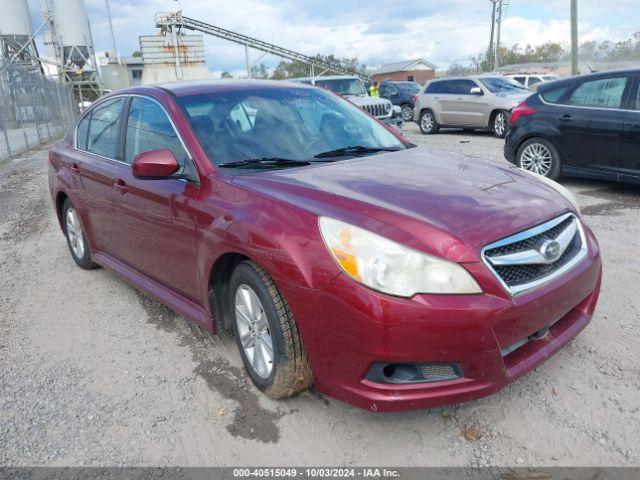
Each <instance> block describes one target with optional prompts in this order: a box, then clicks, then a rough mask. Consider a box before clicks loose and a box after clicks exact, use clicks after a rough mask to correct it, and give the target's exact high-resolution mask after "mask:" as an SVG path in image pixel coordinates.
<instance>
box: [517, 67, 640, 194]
mask: <svg viewBox="0 0 640 480" xmlns="http://www.w3.org/2000/svg"><path fill="white" fill-rule="evenodd" d="M639 86H640V70H624V71H616V72H602V73H595V74H590V75H581V76H579V77H573V78H569V79H566V80H561V81H558V82H553V83H548V84H542V85H540V87H539V88H538V91H537V93H535V94H533V95H531V96H530V97H529V98H527V99H526V100H525V101H524V102H523V103H522V104H520V105H519V106H518V107H517V108H516V109H514V110H513V112H512V114H511V128H510V131H509V134H508V135H507V138H506V141H505V145H504V155H505V157H506V159H507V160H508V161H509V162H511V163H515V164H516V165H518V166H519V167H521V168H523V169H525V170H530V171H533V172H535V173H538V174H540V175H544V176H546V177H549V178H552V179H558V178H559V177H560V176H561V175H569V176H578V177H587V178H598V179H602V180H614V181H620V182H631V183H640V88H639Z"/></svg>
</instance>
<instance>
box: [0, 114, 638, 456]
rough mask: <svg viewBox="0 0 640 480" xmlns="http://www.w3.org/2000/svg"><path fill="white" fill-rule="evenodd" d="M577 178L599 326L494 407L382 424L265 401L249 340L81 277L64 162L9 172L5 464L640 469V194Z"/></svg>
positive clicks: (485, 403) (448, 139)
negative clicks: (592, 242)
mask: <svg viewBox="0 0 640 480" xmlns="http://www.w3.org/2000/svg"><path fill="white" fill-rule="evenodd" d="M405 130H406V133H407V136H408V137H410V138H411V139H412V140H413V141H415V142H416V143H420V144H429V145H432V146H434V147H436V148H441V149H445V150H450V151H456V152H461V153H464V154H470V155H475V156H483V157H487V158H491V159H493V160H495V161H499V162H503V161H504V160H503V159H502V154H501V148H502V142H501V141H500V140H497V139H495V138H493V137H492V136H491V135H488V134H486V133H471V134H466V133H465V134H462V133H460V132H444V133H442V134H439V135H435V136H428V137H427V136H422V135H420V134H419V133H418V131H417V128H416V127H415V125H407V126H406V127H405ZM565 183H566V185H567V186H568V187H569V188H570V189H571V190H572V191H573V192H574V193H576V195H577V198H578V200H579V201H580V203H581V204H582V206H583V212H584V215H585V217H584V218H585V220H586V221H587V222H588V223H589V225H591V226H592V228H593V229H594V231H595V232H596V235H597V236H598V238H599V240H600V243H601V247H602V254H603V259H604V269H605V276H604V282H603V287H602V295H601V300H600V303H599V306H598V309H597V312H596V314H595V317H594V320H593V322H592V324H591V325H590V326H589V327H588V328H587V329H586V330H585V331H584V332H583V333H582V334H581V335H579V336H578V337H577V338H576V339H575V340H574V341H573V342H572V343H571V344H569V345H568V346H567V347H566V348H565V349H563V350H562V351H561V352H559V353H558V354H557V355H556V356H554V357H553V358H551V359H550V360H549V361H547V362H546V363H545V364H543V365H542V366H540V367H539V368H537V369H536V370H535V371H533V372H531V373H530V374H528V375H526V376H525V377H524V378H521V379H519V380H518V381H516V382H515V383H513V384H512V385H510V386H508V387H507V388H505V389H504V390H503V391H501V392H500V393H498V394H496V395H493V396H491V397H489V398H486V399H483V400H480V401H475V402H470V403H466V404H462V405H455V406H450V407H446V408H440V409H432V410H423V411H414V412H407V413H394V414H374V413H371V412H367V411H363V410H359V409H356V408H353V407H350V406H348V405H345V404H343V403H340V402H338V401H334V400H332V399H328V398H324V397H322V396H320V395H318V394H316V393H314V392H308V393H305V394H302V395H300V396H299V397H297V398H294V399H291V400H288V401H280V402H276V401H272V400H270V399H268V398H266V397H264V396H263V395H261V394H259V392H258V391H257V390H256V389H255V388H253V386H252V385H251V384H250V382H249V381H248V379H247V377H246V376H245V375H244V373H243V371H242V368H241V361H240V358H239V355H238V354H237V353H236V350H235V344H234V343H233V340H232V339H231V338H228V337H222V338H221V337H211V336H209V335H207V334H202V332H201V331H200V330H199V329H198V328H197V327H193V326H191V325H190V324H187V323H186V322H185V321H184V320H183V319H182V318H181V317H180V316H178V315H176V314H175V313H173V312H172V311H170V310H169V309H167V308H165V307H163V306H161V305H160V304H158V303H156V302H155V301H153V300H151V299H150V298H148V297H146V296H145V295H143V294H141V293H138V292H137V291H136V290H135V289H134V288H132V287H130V286H129V285H127V284H126V283H124V282H123V281H121V280H119V279H118V278H117V277H115V276H114V275H112V274H111V273H109V272H108V271H106V270H104V269H100V270H94V271H83V270H80V269H78V268H77V267H76V266H75V265H74V263H73V261H72V260H71V257H70V256H69V254H68V251H67V246H66V244H65V241H64V238H63V236H62V235H61V233H60V231H59V228H58V226H57V224H56V220H55V216H54V213H53V209H52V207H51V204H50V199H49V197H48V191H47V180H46V151H44V150H41V151H33V152H30V153H28V154H25V155H23V156H22V157H19V158H17V159H14V160H13V161H4V162H2V163H0V203H1V204H2V206H3V208H2V209H0V288H1V290H0V465H12V466H21V465H29V466H34V465H50V466H66V465H94V466H103V465H140V466H151V465H182V466H199V465H207V466H213V465H236V464H245V465H333V464H340V465H354V466H356V465H371V464H376V465H395V466H401V465H402V466H408V465H424V466H430V465H438V466H458V465H471V466H477V465H514V466H525V465H545V466H576V465H584V466H602V465H640V442H638V432H639V431H640V413H639V408H640V407H639V406H640V345H639V342H638V337H639V335H640V295H638V283H639V281H640V255H638V253H639V252H640V189H639V188H637V187H628V186H622V185H614V184H609V183H603V182H586V181H576V180H566V181H565ZM523 201H526V199H523Z"/></svg>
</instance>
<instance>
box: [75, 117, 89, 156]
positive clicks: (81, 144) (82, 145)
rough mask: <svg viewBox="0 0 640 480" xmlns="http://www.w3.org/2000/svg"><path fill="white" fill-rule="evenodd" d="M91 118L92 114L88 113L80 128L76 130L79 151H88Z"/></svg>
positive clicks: (81, 121) (79, 125)
mask: <svg viewBox="0 0 640 480" xmlns="http://www.w3.org/2000/svg"><path fill="white" fill-rule="evenodd" d="M90 118H91V113H88V114H87V115H86V116H85V117H84V118H83V119H82V120H80V123H79V124H78V128H77V130H76V148H77V149H78V150H86V149H87V134H88V133H89V119H90Z"/></svg>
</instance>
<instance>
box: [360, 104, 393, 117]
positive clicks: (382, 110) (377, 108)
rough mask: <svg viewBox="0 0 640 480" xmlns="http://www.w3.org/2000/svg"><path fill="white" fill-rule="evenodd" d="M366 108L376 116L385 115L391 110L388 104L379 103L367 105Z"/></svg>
mask: <svg viewBox="0 0 640 480" xmlns="http://www.w3.org/2000/svg"><path fill="white" fill-rule="evenodd" d="M362 108H364V109H365V110H366V111H367V112H369V113H370V114H371V115H373V116H374V117H385V116H387V115H388V114H389V112H390V111H391V107H389V105H388V104H384V103H379V104H375V105H365V106H364V107H362Z"/></svg>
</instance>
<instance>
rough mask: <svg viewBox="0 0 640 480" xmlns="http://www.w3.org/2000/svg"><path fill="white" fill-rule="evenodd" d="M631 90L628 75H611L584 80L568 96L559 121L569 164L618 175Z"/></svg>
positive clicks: (561, 109)
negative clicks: (626, 107) (624, 107)
mask: <svg viewBox="0 0 640 480" xmlns="http://www.w3.org/2000/svg"><path fill="white" fill-rule="evenodd" d="M630 88H631V79H630V77H629V76H628V75H612V76H611V77H599V78H595V79H592V80H585V81H583V82H581V83H579V84H578V85H577V86H576V87H574V89H573V90H572V91H571V92H570V93H569V95H568V97H567V99H566V100H564V101H563V102H562V103H563V104H565V105H566V106H565V107H563V108H559V109H558V115H557V119H556V121H557V125H558V129H559V130H560V131H561V132H562V134H563V137H564V139H565V147H566V148H565V150H566V151H565V154H566V155H567V156H568V157H569V158H568V163H569V164H571V165H574V166H576V167H578V168H580V169H582V170H584V171H585V172H588V171H589V170H591V171H594V172H598V173H600V174H608V175H611V176H613V177H616V176H617V170H618V165H619V162H620V145H621V141H620V139H621V135H622V126H623V123H624V116H625V115H624V113H625V112H624V110H623V106H624V105H626V103H625V100H626V98H627V95H628V92H629V89H630Z"/></svg>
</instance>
